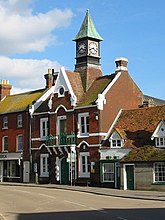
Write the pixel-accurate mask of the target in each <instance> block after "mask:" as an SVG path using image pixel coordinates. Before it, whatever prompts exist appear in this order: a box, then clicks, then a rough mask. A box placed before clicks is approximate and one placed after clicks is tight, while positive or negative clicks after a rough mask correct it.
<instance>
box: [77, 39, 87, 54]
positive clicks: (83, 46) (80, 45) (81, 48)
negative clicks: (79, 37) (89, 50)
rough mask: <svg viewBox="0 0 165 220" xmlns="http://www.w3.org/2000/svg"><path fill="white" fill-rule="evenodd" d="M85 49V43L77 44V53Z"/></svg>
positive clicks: (81, 52) (83, 51)
mask: <svg viewBox="0 0 165 220" xmlns="http://www.w3.org/2000/svg"><path fill="white" fill-rule="evenodd" d="M85 51H86V44H85V43H84V42H82V43H79V44H78V53H79V54H83V53H85Z"/></svg>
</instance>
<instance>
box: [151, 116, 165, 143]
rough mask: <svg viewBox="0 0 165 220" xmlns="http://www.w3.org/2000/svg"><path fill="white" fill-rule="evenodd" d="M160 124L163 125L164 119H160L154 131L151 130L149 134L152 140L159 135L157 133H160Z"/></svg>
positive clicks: (164, 124) (164, 123)
mask: <svg viewBox="0 0 165 220" xmlns="http://www.w3.org/2000/svg"><path fill="white" fill-rule="evenodd" d="M162 126H165V121H164V120H161V121H160V122H159V124H158V126H157V127H156V129H155V131H154V132H153V134H152V136H151V140H153V139H154V138H155V137H159V135H158V133H160V128H161V127H162ZM162 133H164V132H162ZM163 136H164V135H163Z"/></svg>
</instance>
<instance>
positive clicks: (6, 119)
mask: <svg viewBox="0 0 165 220" xmlns="http://www.w3.org/2000/svg"><path fill="white" fill-rule="evenodd" d="M8 123H9V122H8V117H7V116H4V117H3V129H8Z"/></svg>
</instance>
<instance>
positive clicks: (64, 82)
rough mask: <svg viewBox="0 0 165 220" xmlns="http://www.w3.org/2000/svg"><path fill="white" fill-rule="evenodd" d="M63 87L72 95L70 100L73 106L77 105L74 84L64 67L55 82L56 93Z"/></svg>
mask: <svg viewBox="0 0 165 220" xmlns="http://www.w3.org/2000/svg"><path fill="white" fill-rule="evenodd" d="M60 87H63V88H64V90H65V91H68V92H69V94H70V95H71V98H70V102H71V105H72V106H76V104H77V97H76V95H75V94H74V92H73V89H72V86H71V84H70V81H69V79H68V77H67V74H66V71H65V68H64V67H61V69H60V72H59V74H58V76H57V80H56V82H55V88H54V93H58V92H59V91H58V90H59V88H60Z"/></svg>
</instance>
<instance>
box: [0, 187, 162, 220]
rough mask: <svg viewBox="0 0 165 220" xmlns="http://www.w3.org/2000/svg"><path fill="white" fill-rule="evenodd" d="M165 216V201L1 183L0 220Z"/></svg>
mask: <svg viewBox="0 0 165 220" xmlns="http://www.w3.org/2000/svg"><path fill="white" fill-rule="evenodd" d="M44 219H45V220H56V219H57V220H58V219H59V220H86V219H90V220H98V219H99V220H155V219H158V220H159V219H160V220H161V219H162V220H163V219H165V201H156V200H145V199H139V198H138V199H135V198H134V199H131V198H121V197H113V196H106V195H100V194H97V193H86V192H80V191H74V190H66V189H60V188H58V189H57V188H52V187H45V186H44V187H42V186H38V187H36V186H33V185H31V186H30V185H27V186H26V185H21V184H20V185H7V184H6V185H5V184H4V185H3V184H0V220H44Z"/></svg>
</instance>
